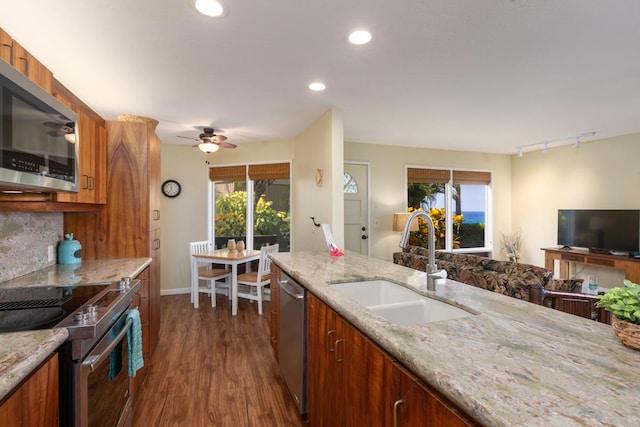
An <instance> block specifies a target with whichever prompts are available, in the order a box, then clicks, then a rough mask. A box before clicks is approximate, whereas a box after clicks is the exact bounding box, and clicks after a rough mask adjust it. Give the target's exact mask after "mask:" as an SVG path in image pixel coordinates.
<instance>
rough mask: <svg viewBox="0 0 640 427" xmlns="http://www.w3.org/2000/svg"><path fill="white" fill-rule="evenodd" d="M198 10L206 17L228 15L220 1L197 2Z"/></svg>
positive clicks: (206, 0) (201, 0)
mask: <svg viewBox="0 0 640 427" xmlns="http://www.w3.org/2000/svg"><path fill="white" fill-rule="evenodd" d="M196 9H198V11H199V12H200V13H202V14H203V15H206V16H212V17H218V16H222V15H225V14H226V9H225V7H224V6H223V5H222V1H220V0H196Z"/></svg>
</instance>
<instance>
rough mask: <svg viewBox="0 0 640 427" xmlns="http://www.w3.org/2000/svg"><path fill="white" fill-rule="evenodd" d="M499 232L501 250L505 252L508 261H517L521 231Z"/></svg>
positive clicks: (520, 243)
mask: <svg viewBox="0 0 640 427" xmlns="http://www.w3.org/2000/svg"><path fill="white" fill-rule="evenodd" d="M500 234H501V235H502V250H503V251H504V252H505V253H506V254H507V257H508V258H509V261H513V262H518V260H519V259H520V246H521V245H522V232H521V231H516V232H514V233H511V234H504V233H500Z"/></svg>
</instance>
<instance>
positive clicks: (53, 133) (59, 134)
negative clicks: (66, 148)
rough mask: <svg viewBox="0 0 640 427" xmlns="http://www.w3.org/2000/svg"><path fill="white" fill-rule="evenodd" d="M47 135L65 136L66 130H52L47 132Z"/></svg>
mask: <svg viewBox="0 0 640 427" xmlns="http://www.w3.org/2000/svg"><path fill="white" fill-rule="evenodd" d="M47 135H51V136H65V135H66V132H64V131H62V130H60V129H58V130H52V131H50V132H47Z"/></svg>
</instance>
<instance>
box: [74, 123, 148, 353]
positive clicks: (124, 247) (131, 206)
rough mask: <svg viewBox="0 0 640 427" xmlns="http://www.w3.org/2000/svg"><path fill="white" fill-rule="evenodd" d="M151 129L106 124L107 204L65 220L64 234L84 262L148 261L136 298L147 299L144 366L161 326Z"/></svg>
mask: <svg viewBox="0 0 640 427" xmlns="http://www.w3.org/2000/svg"><path fill="white" fill-rule="evenodd" d="M153 129H154V128H153V127H152V126H151V125H147V124H144V123H132V122H119V121H117V122H116V121H108V122H107V123H106V131H107V164H108V174H107V176H108V179H107V204H106V205H100V206H99V208H98V209H97V211H95V212H67V213H65V216H64V230H65V232H66V233H74V237H75V238H76V239H78V240H79V241H80V242H82V256H83V258H85V259H108V258H141V257H149V258H152V262H151V264H150V265H149V267H148V276H149V277H148V279H149V282H148V286H147V287H146V289H143V291H141V294H140V295H139V297H140V301H141V302H140V304H141V305H143V304H142V301H143V300H144V299H147V300H148V304H144V308H143V311H145V312H146V313H147V314H146V315H147V316H148V317H147V318H148V325H146V331H148V333H147V334H146V335H147V338H148V339H146V342H144V341H145V340H144V338H143V346H144V347H145V349H148V352H147V353H148V357H149V358H145V365H147V366H149V365H150V357H151V355H153V352H154V350H155V348H156V345H157V342H158V332H159V328H160V288H161V286H160V251H161V245H160V207H159V203H160V195H159V193H160V140H159V139H158V137H157V136H156V134H155V132H154V130H153ZM143 328H145V325H143ZM143 333H145V330H144V329H143ZM146 346H148V347H146Z"/></svg>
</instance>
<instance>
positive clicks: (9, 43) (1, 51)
mask: <svg viewBox="0 0 640 427" xmlns="http://www.w3.org/2000/svg"><path fill="white" fill-rule="evenodd" d="M0 58H2V59H3V60H4V61H6V62H8V63H9V64H11V65H13V39H12V38H11V36H10V35H9V34H7V33H6V32H5V31H4V30H3V29H2V28H0Z"/></svg>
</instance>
